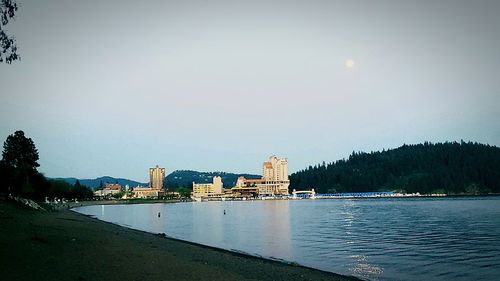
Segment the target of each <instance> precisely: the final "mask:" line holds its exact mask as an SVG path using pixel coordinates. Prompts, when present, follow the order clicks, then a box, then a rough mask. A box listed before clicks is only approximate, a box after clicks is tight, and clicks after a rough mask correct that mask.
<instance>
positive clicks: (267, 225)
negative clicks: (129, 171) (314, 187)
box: [77, 197, 500, 281]
mask: <svg viewBox="0 0 500 281" xmlns="http://www.w3.org/2000/svg"><path fill="white" fill-rule="evenodd" d="M77 210H78V211H79V212H82V213H84V214H88V215H94V216H96V217H98V218H99V219H102V220H105V221H110V222H114V223H117V224H120V225H125V226H129V227H132V228H136V229H139V230H145V231H150V232H164V233H166V234H167V235H169V236H172V237H175V238H179V239H184V240H189V241H193V242H197V243H202V244H207V245H211V246H215V247H220V248H225V249H235V250H238V251H243V252H247V253H251V254H257V255H262V256H266V257H275V258H279V259H284V260H288V261H296V262H298V263H300V264H303V265H306V266H311V267H315V268H318V269H322V270H327V271H332V272H338V273H342V274H349V275H355V276H358V277H362V278H365V279H370V280H436V281H437V280H443V279H453V280H464V281H465V280H496V279H498V276H499V273H500V243H498V241H500V197H487V198H474V199H469V198H460V199H453V198H447V199H446V198H443V199H425V198H421V199H376V200H370V199H364V200H352V199H350V200H294V201H255V202H203V203H182V204H147V205H139V204H138V205H123V206H118V205H115V206H89V207H83V208H78V209H77ZM224 210H226V214H225V215H224ZM158 212H161V218H158V216H157V214H158Z"/></svg>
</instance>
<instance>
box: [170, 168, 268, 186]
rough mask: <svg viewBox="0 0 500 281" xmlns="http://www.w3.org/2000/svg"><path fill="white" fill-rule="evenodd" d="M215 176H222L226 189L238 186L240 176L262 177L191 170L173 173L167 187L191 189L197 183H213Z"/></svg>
mask: <svg viewBox="0 0 500 281" xmlns="http://www.w3.org/2000/svg"><path fill="white" fill-rule="evenodd" d="M214 176H220V177H221V178H222V183H223V184H224V187H225V188H231V187H233V186H234V185H235V184H236V180H237V179H238V177H239V176H244V177H245V178H247V179H260V178H261V177H262V176H259V175H251V174H233V173H226V172H197V171H190V170H177V171H173V172H172V173H170V174H169V175H167V177H166V178H165V185H166V187H168V188H169V189H176V188H179V187H186V188H191V187H192V186H193V182H195V183H211V182H212V179H213V177H214Z"/></svg>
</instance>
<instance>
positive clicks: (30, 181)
mask: <svg viewBox="0 0 500 281" xmlns="http://www.w3.org/2000/svg"><path fill="white" fill-rule="evenodd" d="M39 166H40V165H39V164H38V150H37V149H36V147H35V144H34V142H33V140H32V139H31V138H27V137H26V136H25V135H24V132H23V131H16V132H15V133H14V134H12V135H10V136H8V137H7V139H6V140H5V142H4V145H3V151H2V160H1V161H0V178H1V179H2V184H1V185H0V187H1V188H2V189H0V192H2V193H7V194H12V195H21V196H24V197H30V198H36V199H43V198H45V197H50V198H53V197H59V198H80V199H84V198H90V197H92V196H93V193H92V190H90V189H89V188H88V187H86V186H83V185H81V184H80V182H79V181H76V183H75V185H74V186H73V185H71V184H68V183H67V182H64V181H57V180H47V179H46V178H45V177H44V176H43V175H42V174H40V173H39V172H38V171H37V167H39Z"/></svg>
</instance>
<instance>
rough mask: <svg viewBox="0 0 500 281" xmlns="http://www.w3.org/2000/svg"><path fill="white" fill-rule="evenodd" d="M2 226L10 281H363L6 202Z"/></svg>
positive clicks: (0, 244)
mask: <svg viewBox="0 0 500 281" xmlns="http://www.w3.org/2000/svg"><path fill="white" fill-rule="evenodd" d="M88 203H94V204H88ZM88 203H87V204H85V205H96V204H102V203H103V201H91V202H88ZM151 203H165V202H151ZM172 203H173V202H172ZM80 204H81V203H80V202H79V203H77V205H78V206H80ZM107 204H123V202H108V203H107ZM74 207H77V206H74ZM0 222H1V224H2V228H0V248H2V249H3V250H2V251H1V252H0V260H2V261H3V262H2V263H0V272H2V278H5V279H6V280H121V281H123V280H360V279H358V278H356V277H352V276H344V275H339V274H336V273H331V272H327V271H322V270H318V269H314V268H310V267H305V266H302V265H298V264H296V263H293V262H287V261H281V260H274V259H269V258H264V257H259V256H253V255H249V254H247V253H243V252H236V251H230V250H225V249H220V248H215V247H211V246H206V245H200V244H197V243H193V242H189V241H185V240H180V239H176V238H172V237H167V236H166V235H164V234H163V235H162V234H154V233H149V232H145V231H140V230H135V229H131V228H127V227H124V226H120V225H117V224H113V223H110V222H105V221H101V220H98V219H96V218H93V217H91V216H87V215H84V214H80V213H77V212H76V211H72V210H68V209H66V208H62V209H59V210H55V211H37V210H31V209H28V208H26V207H23V206H21V205H18V204H16V203H13V202H6V201H3V200H2V201H0Z"/></svg>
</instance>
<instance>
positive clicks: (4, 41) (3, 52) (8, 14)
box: [0, 0, 21, 64]
mask: <svg viewBox="0 0 500 281" xmlns="http://www.w3.org/2000/svg"><path fill="white" fill-rule="evenodd" d="M18 8H19V6H18V5H17V3H16V1H15V0H0V62H4V61H5V62H6V63H9V64H10V63H12V62H13V61H15V60H19V59H21V57H20V56H19V54H18V53H17V45H16V39H15V38H14V36H9V35H7V33H6V32H5V26H6V25H7V24H8V23H9V22H10V21H11V20H13V19H14V18H15V16H16V12H17V9H18Z"/></svg>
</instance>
